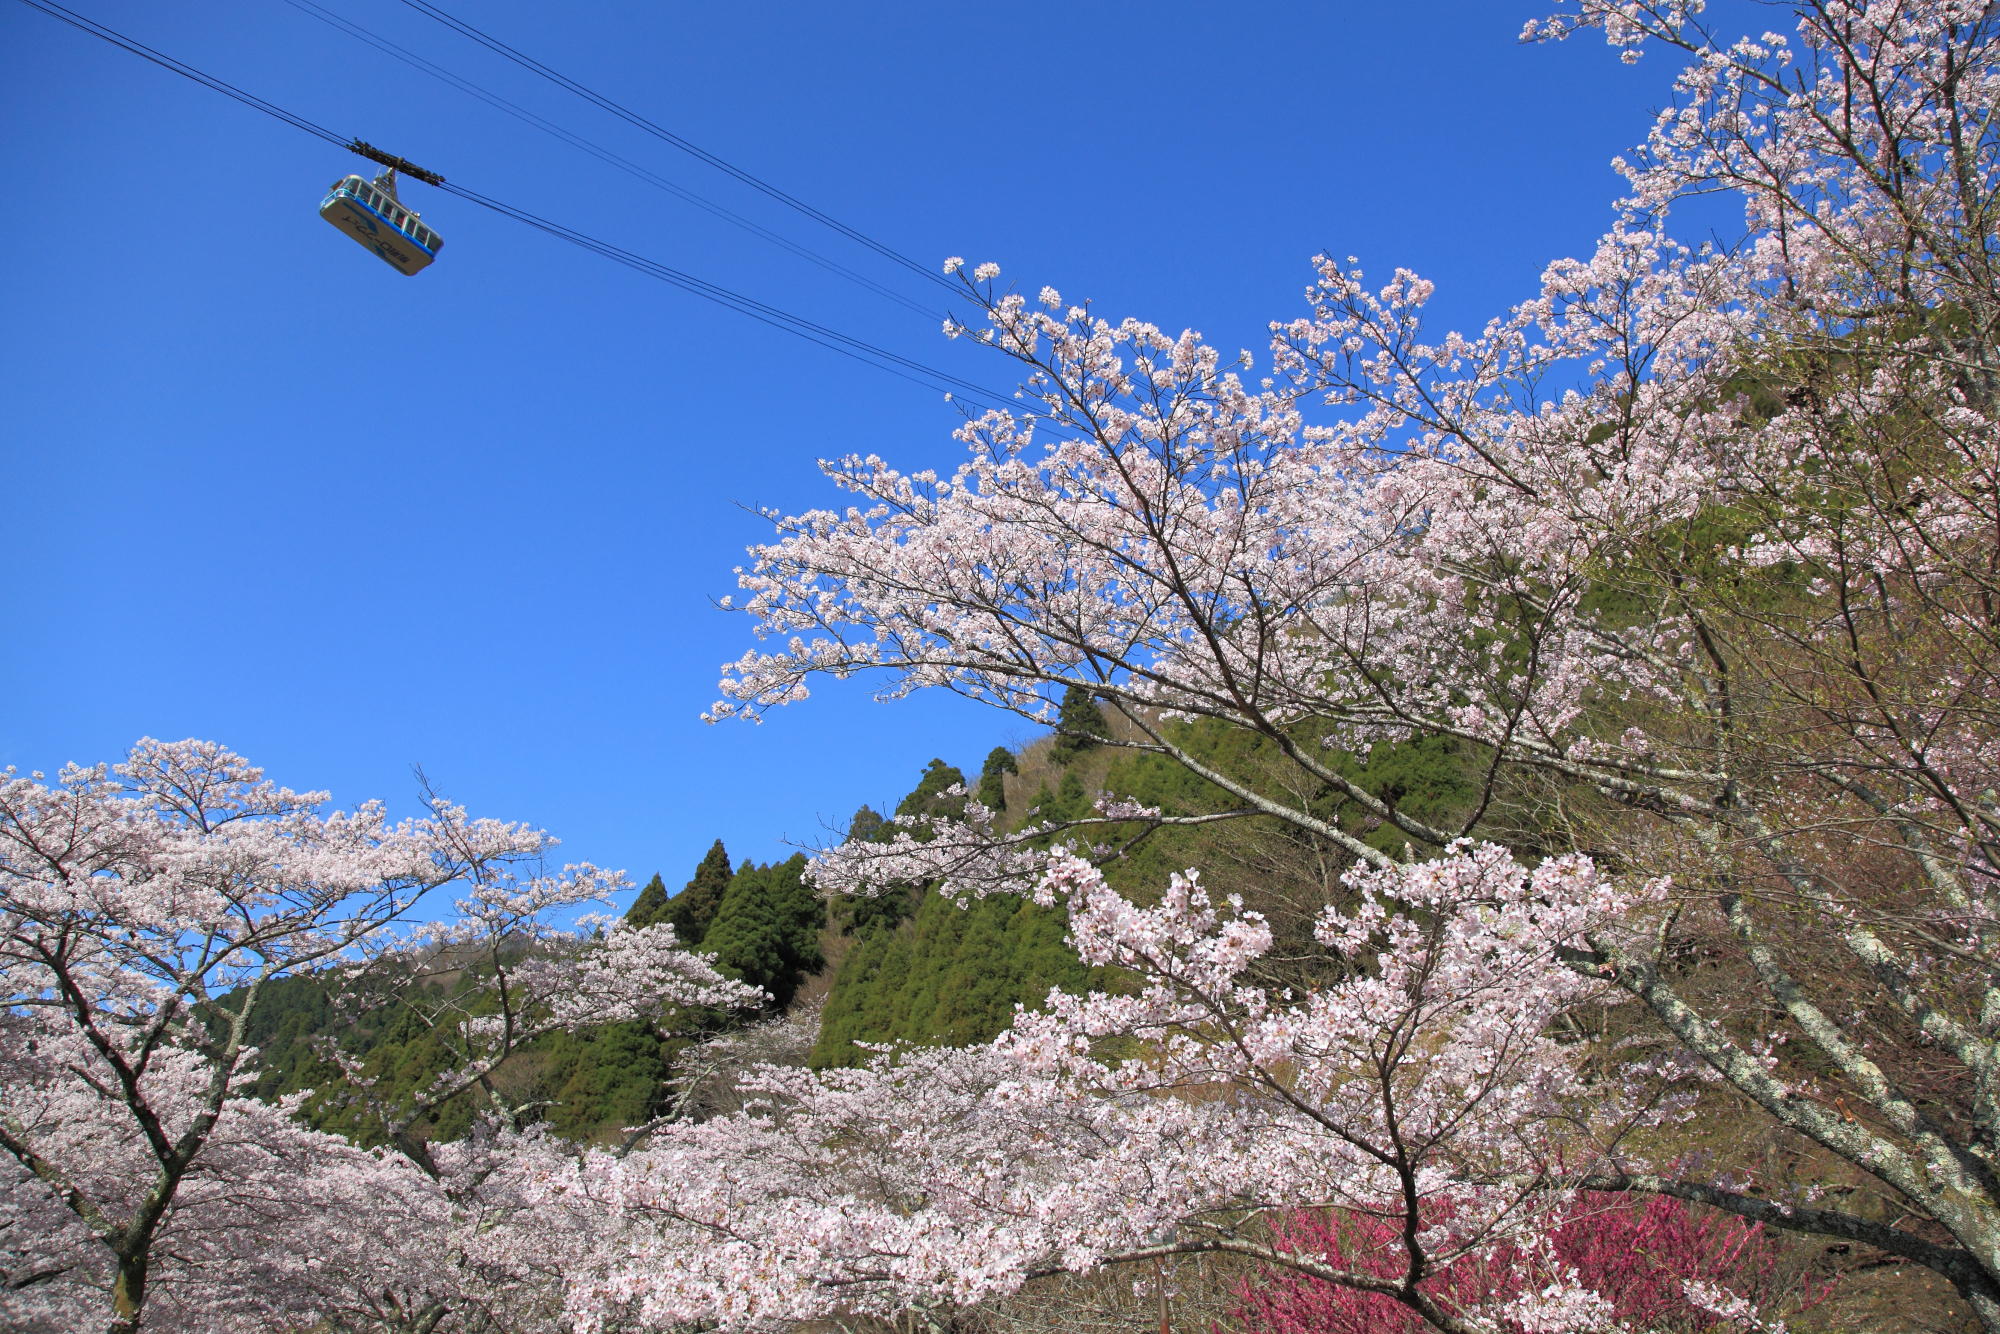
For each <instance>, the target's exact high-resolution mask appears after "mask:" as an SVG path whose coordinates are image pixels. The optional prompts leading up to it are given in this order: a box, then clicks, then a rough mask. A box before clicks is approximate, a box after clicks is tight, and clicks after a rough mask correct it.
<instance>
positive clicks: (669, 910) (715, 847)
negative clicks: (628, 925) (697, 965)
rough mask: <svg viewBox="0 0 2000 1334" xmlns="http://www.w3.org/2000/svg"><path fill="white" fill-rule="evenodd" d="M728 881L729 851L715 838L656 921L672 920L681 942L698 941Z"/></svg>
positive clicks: (704, 931) (726, 888)
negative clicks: (684, 883) (689, 878)
mask: <svg viewBox="0 0 2000 1334" xmlns="http://www.w3.org/2000/svg"><path fill="white" fill-rule="evenodd" d="M729 880H730V870H729V853H728V852H727V851H725V850H724V849H723V846H722V840H721V839H719V838H718V839H716V840H715V842H714V844H712V845H711V846H710V847H709V849H708V852H707V853H706V854H705V855H704V856H703V857H702V859H701V865H699V866H697V867H695V868H694V879H692V880H690V881H688V882H687V885H686V886H685V887H684V888H683V889H682V890H681V892H680V893H678V894H676V895H674V897H673V899H672V900H671V901H670V902H669V903H668V904H667V906H666V909H665V911H663V912H662V913H661V914H660V916H659V917H658V918H657V919H656V920H658V921H662V922H670V923H672V924H673V928H674V934H676V935H677V936H679V937H680V938H681V942H682V943H683V944H686V945H689V946H693V945H699V944H701V943H702V941H703V939H704V938H705V937H706V936H707V935H708V929H709V925H710V923H712V922H714V920H715V913H716V910H717V909H718V908H719V907H721V906H722V896H723V895H724V894H725V893H726V892H728V889H729Z"/></svg>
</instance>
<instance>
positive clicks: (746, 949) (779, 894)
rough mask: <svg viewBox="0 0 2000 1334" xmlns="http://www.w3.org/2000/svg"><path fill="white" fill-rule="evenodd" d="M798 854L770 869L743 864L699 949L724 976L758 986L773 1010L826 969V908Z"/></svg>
mask: <svg viewBox="0 0 2000 1334" xmlns="http://www.w3.org/2000/svg"><path fill="white" fill-rule="evenodd" d="M805 869H806V859H805V857H804V855H803V854H800V855H795V856H793V857H792V858H791V859H790V860H789V861H785V862H780V863H778V864H777V865H775V866H754V865H747V864H746V865H745V866H744V867H743V869H742V870H740V871H738V872H737V873H736V875H735V876H734V877H732V878H731V880H730V881H729V888H728V890H727V891H726V892H725V893H724V894H723V896H722V902H721V904H720V906H718V907H717V909H716V911H715V920H714V921H713V922H712V923H711V924H710V925H709V926H708V930H707V934H706V936H705V937H704V938H703V940H702V947H703V949H705V950H706V951H707V952H708V953H709V954H711V955H713V956H714V958H715V963H716V966H717V967H718V968H720V969H722V970H723V971H724V972H726V973H728V974H730V975H731V976H734V977H736V978H739V979H741V980H742V981H745V982H748V983H749V984H750V985H752V986H756V987H762V988H763V989H764V990H765V991H767V992H769V993H770V994H771V998H772V1000H773V1001H774V1002H775V1004H776V1007H777V1008H778V1009H781V1010H782V1009H783V1008H785V1007H786V1006H787V1005H789V1004H791V1002H792V997H793V996H794V995H796V994H797V993H798V989H799V984H800V983H802V982H804V981H805V979H806V978H807V977H809V976H811V975H812V974H814V973H816V972H818V971H819V970H820V969H821V968H822V967H824V966H825V960H824V959H823V958H822V957H821V955H820V950H819V932H820V927H821V926H823V925H824V924H825V921H826V907H825V904H824V903H822V902H821V900H820V897H819V895H818V894H817V893H815V892H814V891H813V890H812V888H811V887H810V886H808V885H807V884H806V883H805Z"/></svg>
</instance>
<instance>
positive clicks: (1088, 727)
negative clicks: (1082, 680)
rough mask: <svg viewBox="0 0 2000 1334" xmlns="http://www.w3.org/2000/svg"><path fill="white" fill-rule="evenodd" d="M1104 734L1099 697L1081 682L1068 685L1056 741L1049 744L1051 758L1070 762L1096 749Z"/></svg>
mask: <svg viewBox="0 0 2000 1334" xmlns="http://www.w3.org/2000/svg"><path fill="white" fill-rule="evenodd" d="M1103 736H1104V715H1103V714H1102V713H1100V712H1099V711H1098V708H1097V699H1096V697H1095V696H1094V695H1092V694H1091V692H1090V691H1089V690H1088V689H1086V688H1085V687H1083V686H1080V685H1072V686H1070V687H1068V688H1067V689H1065V690H1064V691H1063V697H1062V705H1061V707H1060V709H1059V710H1058V711H1057V713H1056V742H1055V745H1053V746H1051V747H1050V748H1049V758H1051V759H1053V760H1054V761H1055V762H1056V763H1058V764H1067V763H1069V762H1070V761H1071V760H1073V759H1075V758H1076V757H1077V756H1079V755H1081V754H1083V753H1084V752H1085V751H1087V750H1093V749H1095V748H1096V746H1097V744H1098V742H1099V741H1101V740H1102V739H1103Z"/></svg>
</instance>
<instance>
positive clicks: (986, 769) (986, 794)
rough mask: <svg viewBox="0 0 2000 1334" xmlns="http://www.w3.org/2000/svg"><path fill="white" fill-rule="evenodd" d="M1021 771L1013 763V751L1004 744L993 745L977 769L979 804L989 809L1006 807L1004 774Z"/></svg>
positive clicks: (1001, 809)
mask: <svg viewBox="0 0 2000 1334" xmlns="http://www.w3.org/2000/svg"><path fill="white" fill-rule="evenodd" d="M1019 772H1021V769H1020V766H1019V765H1017V764H1015V763H1014V752H1013V751H1011V750H1009V749H1007V748H1006V747H1005V746H995V747H994V748H993V749H992V750H990V751H988V752H987V753H986V763H985V764H984V765H983V766H982V767H981V768H980V770H979V791H978V793H977V796H978V797H979V804H980V805H981V806H984V807H986V809H988V810H991V811H1004V810H1006V809H1007V781H1006V775H1008V774H1017V773H1019Z"/></svg>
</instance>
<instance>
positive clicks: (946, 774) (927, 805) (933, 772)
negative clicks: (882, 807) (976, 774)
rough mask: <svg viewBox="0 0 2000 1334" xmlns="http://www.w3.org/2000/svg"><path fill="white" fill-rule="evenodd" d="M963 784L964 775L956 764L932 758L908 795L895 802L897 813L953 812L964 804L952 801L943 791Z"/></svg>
mask: <svg viewBox="0 0 2000 1334" xmlns="http://www.w3.org/2000/svg"><path fill="white" fill-rule="evenodd" d="M964 786H965V775H964V774H963V773H961V772H960V771H959V769H958V767H957V766H956V765H951V764H946V763H945V762H944V761H943V760H932V761H931V762H930V763H929V764H927V765H925V766H924V773H923V777H921V778H919V779H918V780H917V785H916V787H915V788H914V789H912V790H911V792H910V795H909V796H907V797H904V798H903V799H902V800H901V801H899V802H897V803H896V814H898V815H947V814H955V813H956V812H957V811H958V810H959V808H960V807H962V806H963V805H964V802H963V801H962V800H960V801H954V800H953V799H951V798H949V797H946V796H945V795H944V793H945V792H947V791H948V790H950V789H951V788H954V787H964Z"/></svg>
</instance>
